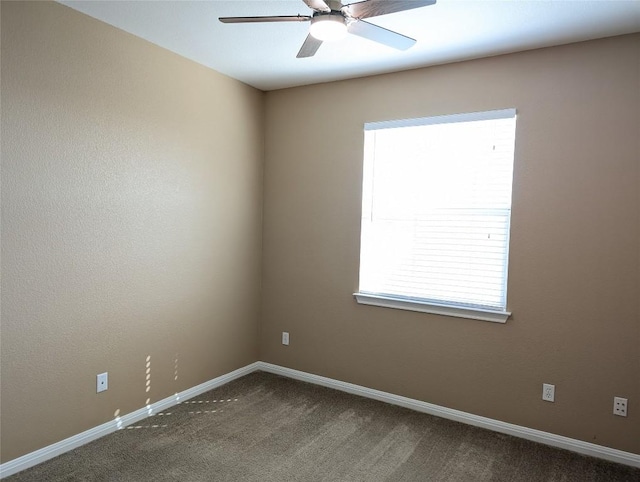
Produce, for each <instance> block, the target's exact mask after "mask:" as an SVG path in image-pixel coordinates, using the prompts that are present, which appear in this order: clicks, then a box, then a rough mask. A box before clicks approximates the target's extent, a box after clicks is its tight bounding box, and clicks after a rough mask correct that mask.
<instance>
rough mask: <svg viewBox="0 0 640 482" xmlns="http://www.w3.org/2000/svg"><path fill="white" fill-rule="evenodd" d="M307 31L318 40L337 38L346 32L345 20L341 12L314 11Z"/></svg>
mask: <svg viewBox="0 0 640 482" xmlns="http://www.w3.org/2000/svg"><path fill="white" fill-rule="evenodd" d="M309 33H310V34H311V35H313V36H314V37H315V38H317V39H318V40H322V41H331V40H338V39H340V38H342V37H344V36H345V35H346V34H347V21H346V19H345V17H344V15H343V14H342V12H337V11H335V10H332V11H331V12H315V13H314V14H313V18H312V19H311V28H310V29H309Z"/></svg>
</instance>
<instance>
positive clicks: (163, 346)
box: [1, 2, 263, 461]
mask: <svg viewBox="0 0 640 482" xmlns="http://www.w3.org/2000/svg"><path fill="white" fill-rule="evenodd" d="M1 80H2V98H1V100H2V345H1V351H2V360H1V361H2V373H1V378H2V382H1V383H2V391H1V397H2V400H1V407H2V440H1V445H2V461H8V460H10V459H13V458H15V457H17V456H20V455H22V454H25V453H27V452H30V451H33V450H36V449H38V448H41V447H43V446H45V445H48V444H51V443H54V442H57V441H59V440H61V439H63V438H65V437H68V436H71V435H75V434H77V433H79V432H81V431H83V430H87V429H89V428H92V427H94V426H96V425H99V424H100V423H103V422H105V421H108V420H109V419H112V418H113V417H114V413H115V412H116V411H117V410H119V411H120V413H121V414H126V413H129V412H131V411H133V410H136V409H138V408H141V407H142V406H144V404H145V402H146V401H147V399H150V402H154V401H157V400H159V399H162V398H165V397H167V396H169V395H171V394H173V393H175V392H177V391H180V390H184V389H186V388H190V387H192V386H194V385H197V384H198V383H201V382H204V381H206V380H209V379H211V378H214V377H216V376H218V375H220V374H223V373H227V372H229V371H232V370H234V369H236V368H238V367H241V366H244V365H246V364H248V363H251V362H254V361H256V359H257V353H258V341H257V336H258V326H257V321H258V320H257V317H258V309H259V296H260V275H259V273H260V257H261V230H262V226H261V212H262V208H261V201H262V159H263V124H262V118H263V94H262V93H261V92H259V91H257V90H255V89H252V88H250V87H247V86H246V85H244V84H241V83H239V82H236V81H234V80H231V79H229V78H226V77H224V76H222V75H219V74H217V73H215V72H213V71H211V70H209V69H206V68H204V67H201V66H199V65H196V64H194V63H192V62H189V61H187V60H185V59H182V58H180V57H178V56H176V55H174V54H172V53H170V52H168V51H165V50H162V49H160V48H158V47H156V46H153V45H151V44H149V43H147V42H145V41H143V40H140V39H138V38H135V37H133V36H130V35H128V34H125V33H123V32H121V31H119V30H116V29H114V28H112V27H110V26H107V25H106V24H103V23H100V22H98V21H96V20H93V19H91V18H89V17H86V16H84V15H82V14H80V13H77V12H75V11H73V10H71V9H68V8H67V7H64V6H61V5H59V4H56V3H53V2H51V3H48V2H47V3H42V2H2V79H1ZM148 356H150V357H151V358H150V361H151V366H150V368H151V373H150V374H151V379H150V382H151V383H150V390H149V392H146V381H145V378H146V376H145V375H146V373H145V372H146V359H147V357H148ZM176 359H177V362H176ZM176 363H177V366H176ZM176 368H177V375H178V378H177V380H176V379H175V372H176ZM103 371H108V372H109V384H110V386H109V390H108V391H107V392H105V393H102V394H96V393H95V383H96V382H95V376H96V374H97V373H100V372H103Z"/></svg>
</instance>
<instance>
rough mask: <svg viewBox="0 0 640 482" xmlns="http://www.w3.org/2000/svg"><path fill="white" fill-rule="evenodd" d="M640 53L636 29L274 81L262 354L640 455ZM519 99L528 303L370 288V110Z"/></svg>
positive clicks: (517, 295) (520, 231)
mask: <svg viewBox="0 0 640 482" xmlns="http://www.w3.org/2000/svg"><path fill="white" fill-rule="evenodd" d="M639 63H640V36H639V35H632V36H624V37H618V38H611V39H605V40H599V41H593V42H587V43H581V44H574V45H568V46H562V47H557V48H550V49H544V50H537V51H531V52H525V53H520V54H514V55H507V56H500V57H494V58H489V59H483V60H477V61H471V62H464V63H458V64H451V65H445V66H440V67H434V68H428V69H422V70H415V71H410V72H404V73H397V74H390V75H384V76H377V77H371V78H365V79H359V80H351V81H344V82H337V83H331V84H324V85H316V86H309V87H301V88H294V89H288V90H282V91H275V92H269V93H267V95H266V98H267V101H266V126H267V129H266V161H265V187H264V190H265V208H264V209H265V214H264V247H263V255H264V264H263V308H262V309H263V312H262V318H261V345H260V349H261V350H260V358H261V359H262V360H264V361H267V362H272V363H277V364H280V365H284V366H288V367H292V368H295V369H299V370H304V371H307V372H311V373H316V374H320V375H324V376H328V377H332V378H336V379H339V380H345V381H348V382H353V383H357V384H360V385H364V386H367V387H372V388H376V389H380V390H385V391H388V392H392V393H396V394H400V395H405V396H408V397H412V398H416V399H420V400H425V401H428V402H432V403H435V404H438V405H443V406H445V407H450V408H454V409H459V410H464V411H466V412H471V413H474V414H478V415H483V416H487V417H490V418H494V419H498V420H503V421H506V422H511V423H515V424H518V425H523V426H526V427H532V428H536V429H540V430H544V431H548V432H552V433H556V434H561V435H565V436H568V437H573V438H577V439H580V440H585V441H588V442H593V443H596V444H601V445H605V446H609V447H615V448H617V449H621V450H625V451H630V452H635V453H640V198H639V192H640V149H639V141H638V139H640V76H639ZM508 107H515V108H517V109H518V126H517V141H516V144H517V145H516V158H515V174H514V190H513V213H512V232H511V246H510V249H511V261H510V270H509V287H508V289H509V299H508V308H509V310H511V311H512V312H513V317H512V319H510V320H509V321H508V322H507V323H506V324H504V325H501V324H495V323H488V322H481V321H475V320H464V319H458V318H449V317H443V316H436V315H428V314H422V313H414V312H406V311H399V310H391V309H386V308H377V307H368V306H362V305H358V304H356V302H355V301H354V299H353V297H352V293H353V292H354V291H356V290H357V287H358V264H359V236H360V232H359V223H360V209H361V205H360V202H361V201H360V194H361V177H362V148H363V132H362V129H363V124H364V123H365V122H370V121H380V120H388V119H397V118H410V117H420V116H430V115H439V114H452V113H459V112H474V111H481V110H490V109H502V108H508ZM283 330H286V331H289V332H290V335H291V345H290V346H288V347H284V346H282V345H281V344H280V332H281V331H283ZM543 382H548V383H553V384H555V385H556V402H555V403H548V402H543V401H542V400H541V393H542V383H543ZM615 395H617V396H623V397H627V398H628V399H629V416H628V417H627V418H621V417H616V416H614V415H613V414H612V407H613V397H614V396H615Z"/></svg>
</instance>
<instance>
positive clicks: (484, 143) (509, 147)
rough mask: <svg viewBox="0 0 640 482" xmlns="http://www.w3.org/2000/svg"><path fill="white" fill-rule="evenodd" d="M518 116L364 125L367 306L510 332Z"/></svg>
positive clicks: (363, 290)
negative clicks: (505, 326)
mask: <svg viewBox="0 0 640 482" xmlns="http://www.w3.org/2000/svg"><path fill="white" fill-rule="evenodd" d="M515 126H516V111H515V109H507V110H499V111H489V112H477V113H472V114H457V115H449V116H439V117H428V118H421V119H409V120H400V121H388V122H376V123H370V124H366V125H365V142H364V171H363V194H362V232H361V237H362V238H361V252H360V286H359V291H358V293H356V294H355V296H356V299H357V301H358V302H359V303H364V304H373V305H378V306H386V307H390V308H400V309H408V310H415V311H425V312H429V313H438V314H445V315H451V316H458V317H465V318H476V319H481V320H486V321H497V322H502V323H504V322H505V321H506V319H507V318H508V317H509V315H510V313H508V312H507V311H506V307H507V272H508V258H509V227H510V220H511V184H512V178H513V157H514V144H515Z"/></svg>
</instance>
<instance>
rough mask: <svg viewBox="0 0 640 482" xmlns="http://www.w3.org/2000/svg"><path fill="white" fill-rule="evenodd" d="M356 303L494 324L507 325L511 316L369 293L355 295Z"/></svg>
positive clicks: (479, 309)
mask: <svg viewBox="0 0 640 482" xmlns="http://www.w3.org/2000/svg"><path fill="white" fill-rule="evenodd" d="M353 296H355V298H356V301H357V302H358V303H360V304H361V305H371V306H381V307H383V308H394V309H397V310H409V311H420V312H422V313H432V314H436V315H445V316H455V317H456V318H469V319H472V320H481V321H491V322H494V323H506V321H507V318H509V316H511V313H510V312H508V311H493V310H483V309H481V308H466V307H460V306H447V305H439V304H436V303H426V302H421V301H413V300H404V299H400V298H392V297H389V296H382V295H373V294H369V293H354V294H353Z"/></svg>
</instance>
